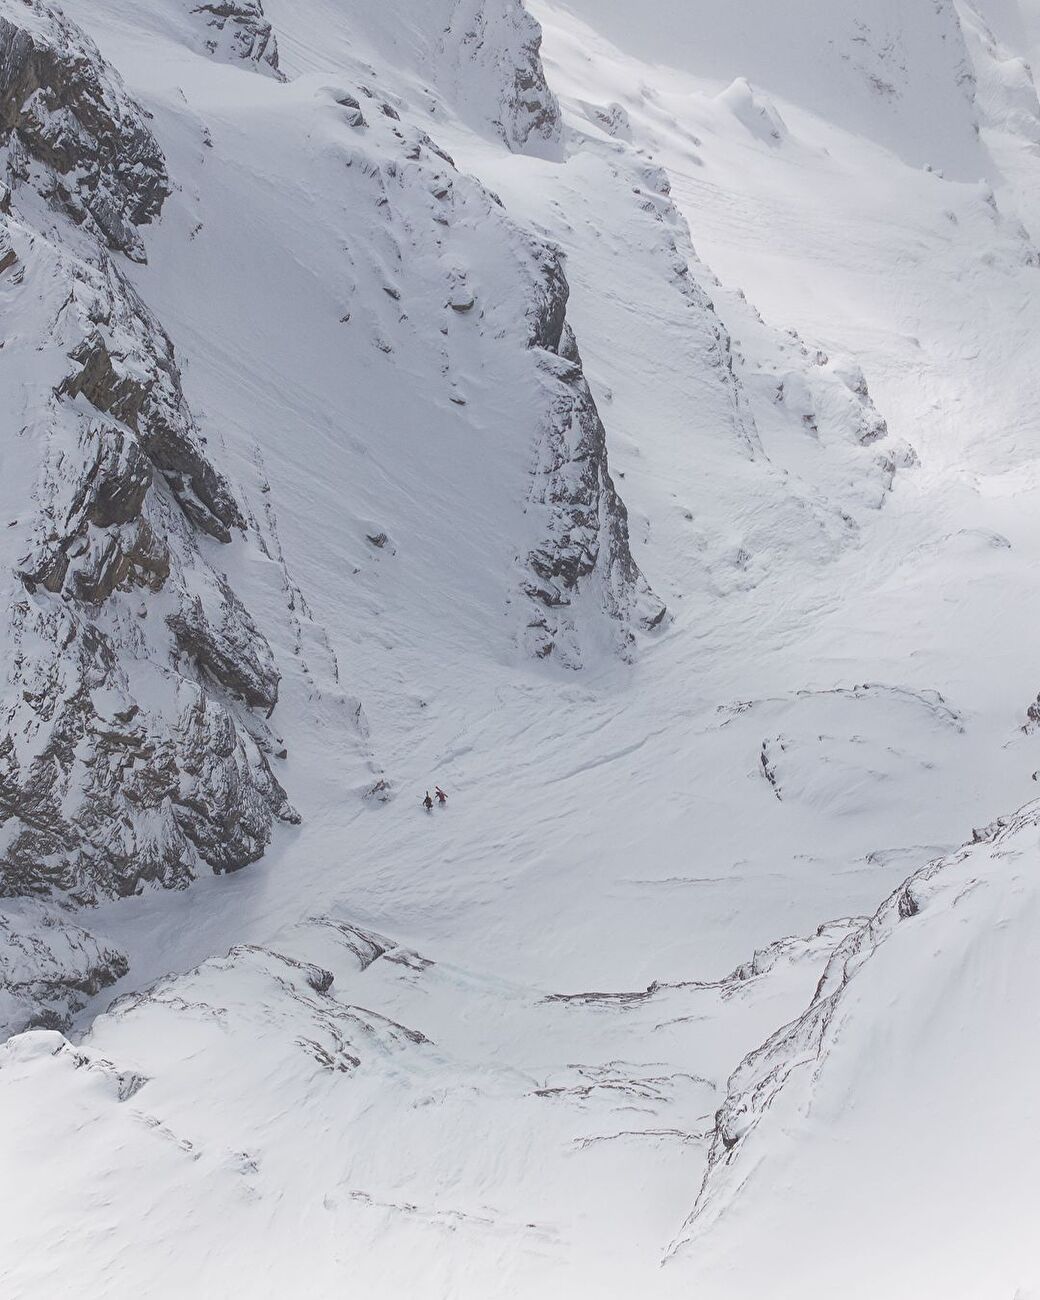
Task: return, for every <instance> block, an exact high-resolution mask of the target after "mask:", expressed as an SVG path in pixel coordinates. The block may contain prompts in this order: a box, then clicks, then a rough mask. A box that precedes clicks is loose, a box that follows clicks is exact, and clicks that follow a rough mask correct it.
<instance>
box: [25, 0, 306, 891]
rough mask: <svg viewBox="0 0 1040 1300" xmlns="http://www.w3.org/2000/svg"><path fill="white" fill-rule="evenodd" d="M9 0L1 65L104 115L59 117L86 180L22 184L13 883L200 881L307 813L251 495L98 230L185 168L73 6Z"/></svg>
mask: <svg viewBox="0 0 1040 1300" xmlns="http://www.w3.org/2000/svg"><path fill="white" fill-rule="evenodd" d="M4 13H5V14H6V15H7V18H6V19H5V23H6V26H5V27H4V29H3V31H4V38H5V40H6V41H7V49H8V51H9V55H10V57H8V58H7V59H6V61H5V65H4V66H5V67H6V68H8V69H11V68H22V69H30V70H36V71H39V70H40V69H43V70H44V72H45V73H46V76H41V77H36V78H35V79H36V81H41V79H42V81H43V82H44V83H45V84H46V85H48V86H49V87H50V93H51V95H52V98H53V101H54V102H55V103H58V104H61V103H64V104H73V105H78V104H81V103H87V104H89V105H90V107H91V111H92V112H93V114H94V116H92V117H88V116H87V114H86V112H85V111H83V112H82V117H83V119H84V120H87V121H89V124H90V134H89V135H85V134H83V131H82V130H81V129H80V127H81V125H82V123H81V121H80V118H79V117H75V116H70V114H71V112H72V110H71V109H70V110H69V113H67V114H66V115H65V116H64V118H63V119H62V121H63V124H64V125H63V131H62V134H61V141H62V147H63V148H64V149H65V151H66V152H65V153H64V154H62V155H61V159H62V162H63V166H64V167H65V168H66V169H67V171H68V172H69V174H70V175H74V176H76V177H77V178H80V180H79V181H77V184H76V185H75V186H72V185H71V182H70V187H65V186H63V184H62V182H61V181H60V180H56V179H55V178H56V177H58V176H59V173H58V172H57V171H56V170H55V169H54V168H53V167H51V168H50V170H47V171H45V172H42V173H32V172H31V171H30V172H26V173H25V175H24V176H23V177H22V180H23V182H30V181H34V182H35V184H33V185H30V184H28V183H25V184H23V185H22V186H20V187H19V188H17V189H16V190H15V191H14V193H13V195H12V196H11V198H12V201H11V204H10V208H11V211H10V212H9V214H7V215H6V216H5V218H4V230H3V238H2V241H0V243H2V249H3V252H2V255H0V263H2V264H3V271H2V272H0V319H2V321H3V326H4V336H5V340H6V350H5V358H7V362H8V364H7V366H6V367H5V369H4V373H3V377H2V378H0V388H2V390H3V405H4V409H5V410H6V411H7V413H8V421H9V426H10V427H9V429H8V432H7V434H6V438H7V440H8V441H9V442H10V443H11V444H16V445H17V446H18V448H19V455H18V457H17V458H13V460H12V474H11V477H10V481H9V482H8V483H7V484H6V490H5V494H4V496H5V503H6V507H7V508H8V509H10V510H11V511H12V513H14V511H15V510H17V511H18V515H17V517H16V518H10V517H9V518H8V520H7V524H8V527H7V528H6V529H5V535H4V538H3V543H4V545H3V552H2V555H0V559H2V560H3V574H4V576H3V583H4V587H5V591H4V595H5V607H7V608H8V609H9V610H10V611H11V614H10V627H11V635H10V637H9V638H8V641H7V643H6V644H5V647H4V651H5V655H4V663H3V669H4V676H3V681H4V688H3V696H2V702H0V714H2V718H3V738H2V740H0V873H2V874H0V894H4V895H7V896H12V895H28V894H41V893H47V892H50V891H53V890H57V891H62V892H68V893H69V894H71V895H72V896H73V897H74V898H76V899H77V900H81V901H90V900H93V899H96V898H98V897H102V896H105V895H113V894H115V895H119V894H127V893H132V892H134V891H135V890H137V889H139V888H140V887H141V885H142V883H144V882H146V881H151V882H155V883H157V884H160V885H164V886H177V885H182V884H184V883H186V882H187V881H188V880H189V879H190V878H191V877H192V876H193V875H194V874H195V873H196V872H197V871H198V870H199V869H200V867H202V866H203V865H206V866H209V867H211V868H212V869H213V870H215V871H229V870H234V869H236V868H238V867H242V866H244V865H246V864H247V863H249V862H252V861H254V860H255V859H256V858H258V857H259V856H260V855H261V854H262V853H263V851H264V848H265V846H266V845H267V843H268V842H269V840H270V835H271V825H272V820H273V818H275V817H280V818H283V819H285V820H289V821H291V820H294V819H296V814H295V812H294V811H293V809H292V808H291V806H290V805H289V802H288V800H287V798H286V795H285V792H284V791H283V790H282V788H281V786H280V784H279V782H278V781H277V779H276V777H275V776H274V774H273V773H272V771H271V768H270V765H269V762H268V758H267V753H268V752H269V751H270V750H271V748H272V745H271V743H270V739H269V734H268V732H267V730H266V726H265V723H264V720H263V718H262V717H261V716H258V713H257V712H256V711H262V713H263V714H268V713H270V711H271V710H272V709H273V708H274V705H275V703H276V701H277V698H278V680H279V674H278V670H277V668H276V666H275V663H274V658H273V655H272V653H271V650H270V647H269V645H268V643H267V641H266V639H265V637H264V635H263V634H262V632H261V631H260V630H259V628H258V627H257V625H256V624H255V622H254V620H253V619H252V617H251V616H250V614H249V612H248V611H247V610H246V608H245V606H244V605H243V603H242V601H241V600H240V599H239V597H238V596H237V594H236V593H235V592H234V591H233V590H232V588H231V586H230V584H229V582H228V580H227V578H226V577H225V576H224V575H223V573H222V572H221V571H220V570H219V569H218V568H217V567H216V563H215V562H216V557H217V553H218V548H217V545H216V544H217V543H231V540H232V537H233V535H234V534H236V533H238V532H239V531H240V530H241V529H242V528H243V517H242V512H241V510H240V508H239V506H238V504H237V503H236V500H235V497H234V494H233V493H232V490H231V488H230V486H229V485H228V483H227V481H226V480H225V479H224V478H223V476H222V475H221V474H220V472H219V471H218V470H217V469H216V468H215V467H214V466H213V464H212V463H211V462H210V460H209V459H208V457H207V454H206V452H205V450H204V446H203V442H204V440H203V438H202V436H201V435H200V433H199V431H198V428H197V426H196V424H195V421H194V419H193V417H192V414H191V412H190V410H189V409H188V406H187V403H186V402H185V399H184V395H183V392H182V389H181V380H180V375H179V372H178V368H177V364H176V361H175V358H174V351H173V345H172V343H171V342H170V339H169V338H168V337H167V335H166V333H165V331H164V330H163V329H162V326H161V325H160V324H159V322H158V321H157V320H156V319H155V318H154V316H153V315H152V314H151V313H150V311H149V310H148V308H147V307H146V306H145V305H144V303H143V302H142V301H141V299H140V297H139V295H138V294H137V292H136V291H135V290H134V288H133V287H132V286H131V284H130V283H129V281H128V280H127V278H126V277H125V276H124V275H123V273H122V272H121V271H120V270H119V268H118V266H117V265H116V264H115V262H114V261H113V259H112V257H111V256H110V254H109V253H108V251H107V250H106V249H105V248H104V247H102V246H101V242H99V241H97V240H95V239H93V238H90V237H89V236H90V234H91V232H92V230H93V227H90V223H88V222H87V220H86V218H85V216H84V213H87V214H89V215H90V216H91V219H92V220H95V213H100V214H101V215H100V216H98V217H96V230H94V231H93V233H96V234H97V235H99V236H101V237H102V239H103V242H106V243H115V244H117V246H119V247H123V248H125V250H126V251H129V252H131V253H132V254H136V255H140V256H143V250H142V249H141V247H140V245H139V235H138V234H137V231H136V225H137V224H138V223H140V222H141V221H143V220H145V219H148V218H150V217H151V216H154V215H155V214H156V213H157V211H158V204H160V203H161V201H162V197H163V196H164V195H165V194H166V193H168V191H169V188H170V186H169V181H168V179H167V177H166V173H165V168H164V166H163V163H162V153H161V151H160V150H159V147H158V145H157V144H156V143H155V141H154V140H153V139H152V137H151V135H150V133H149V132H148V131H147V128H146V126H145V124H144V118H143V115H142V114H141V112H140V110H139V109H137V108H136V106H134V105H133V104H132V102H131V101H129V100H128V99H127V97H126V96H125V93H124V92H123V91H122V90H121V89H120V87H119V83H118V81H117V79H116V78H115V74H114V73H112V71H111V69H109V68H108V67H107V65H105V64H104V62H103V61H102V60H101V58H100V56H99V55H98V53H97V51H96V49H94V48H93V46H91V45H90V43H89V42H88V41H87V39H86V38H85V37H83V36H82V34H81V33H79V32H78V31H77V29H75V28H74V27H73V26H72V25H71V24H70V23H68V22H67V20H65V19H64V18H61V17H60V16H58V15H56V14H55V13H54V12H53V11H51V10H48V9H46V8H44V7H43V6H42V5H39V4H37V3H27V4H24V5H22V4H20V3H15V2H14V0H11V2H10V3H6V4H5V8H4ZM23 15H24V17H25V23H26V25H25V26H24V27H20V28H14V26H13V23H12V21H11V17H12V16H19V17H21V16H23ZM52 44H53V45H54V46H56V47H60V50H59V52H58V53H53V54H51V53H47V51H49V50H50V49H51V45H52ZM11 51H13V54H11V53H10V52H11ZM27 51H28V53H27ZM34 51H35V53H33V52H34ZM41 51H43V53H41ZM62 51H63V52H64V53H62ZM26 76H28V73H26V74H25V75H24V76H23V78H22V80H23V81H24V80H25V77H26ZM5 84H6V85H8V86H9V85H10V84H12V78H11V77H8V78H7V80H6V81H5ZM16 98H18V97H17V96H16ZM36 98H37V99H38V98H39V96H37V97H36ZM30 101H31V102H30V106H29V109H28V110H26V111H27V112H28V114H29V118H30V120H35V118H34V117H33V103H34V102H35V101H34V100H33V97H32V96H30ZM85 129H86V128H83V130H85ZM20 130H21V128H18V131H17V132H16V133H15V134H20ZM34 138H35V137H30V139H34ZM9 147H10V140H9ZM20 147H21V146H20V145H19V146H18V148H20ZM18 148H15V149H14V152H15V154H16V155H18ZM124 149H125V150H126V158H127V160H128V165H127V166H125V167H124V161H123V155H122V153H121V151H122V150H124ZM79 150H82V153H80V152H78V151H79ZM20 156H23V157H24V156H25V155H24V153H23V154H22V155H20ZM41 156H43V155H42V154H41ZM54 156H57V155H54ZM98 156H100V157H101V158H103V159H104V160H105V161H104V163H103V164H102V165H101V166H100V168H99V169H97V168H96V163H95V160H96V157H98ZM92 166H95V168H96V174H95V175H94V177H93V181H92V182H90V183H86V182H83V181H82V179H81V178H83V177H84V176H86V177H88V178H90V176H91V168H92ZM149 167H151V168H152V170H151V171H150V170H149ZM61 174H64V172H63V173H61ZM55 185H58V186H59V190H58V191H56V190H55ZM56 193H57V194H58V197H59V198H61V202H60V204H59V207H60V208H61V209H62V210H63V211H64V212H66V213H68V214H69V215H71V216H72V217H73V218H74V219H76V218H80V219H81V220H82V225H83V226H88V230H87V237H84V232H83V230H82V229H79V228H76V227H75V226H70V225H63V224H62V223H60V222H59V224H58V225H57V226H55V225H54V224H53V221H51V220H49V219H48V221H47V222H46V226H47V230H46V233H44V231H43V230H41V229H39V228H36V227H35V226H34V223H35V222H37V221H38V218H39V217H40V215H41V214H40V211H39V200H40V198H41V196H42V197H43V198H45V199H54V197H55V194H56ZM74 193H75V194H80V195H81V200H82V203H83V210H82V212H80V211H77V210H76V209H75V208H74V207H73V206H70V203H71V199H70V196H71V195H73V194H74ZM89 205H93V206H89ZM127 232H130V233H127ZM117 236H118V239H117ZM244 544H248V543H244V542H237V543H235V545H244Z"/></svg>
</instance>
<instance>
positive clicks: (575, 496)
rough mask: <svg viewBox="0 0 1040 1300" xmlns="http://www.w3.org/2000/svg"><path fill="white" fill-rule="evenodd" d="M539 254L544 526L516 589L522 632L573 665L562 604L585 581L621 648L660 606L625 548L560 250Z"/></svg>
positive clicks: (537, 498) (658, 616) (653, 622)
mask: <svg viewBox="0 0 1040 1300" xmlns="http://www.w3.org/2000/svg"><path fill="white" fill-rule="evenodd" d="M537 260H538V262H539V266H540V270H541V279H540V282H539V284H538V287H537V292H536V294H535V297H534V301H533V306H532V310H531V312H530V315H529V323H530V339H529V343H530V346H531V347H532V348H535V349H537V350H538V352H539V366H540V369H541V372H542V375H543V380H544V384H545V387H546V389H547V393H548V409H547V413H546V418H545V424H544V430H543V435H542V438H541V440H540V443H539V446H538V459H537V464H536V466H535V471H534V481H533V486H532V490H531V507H532V508H533V509H535V510H537V511H538V512H539V514H540V515H541V517H542V519H543V523H544V529H545V531H544V535H543V538H542V540H541V542H540V543H539V544H538V545H537V546H536V547H535V548H534V549H533V550H532V551H531V552H530V553H529V555H528V557H527V568H528V570H529V577H528V578H527V579H526V580H525V582H524V590H525V592H526V593H527V595H528V596H529V597H530V598H531V600H532V611H533V612H532V617H531V619H530V621H529V623H528V628H527V633H528V642H529V644H530V646H531V649H532V650H533V651H534V653H535V654H537V655H538V656H540V657H542V658H544V657H546V656H548V655H550V654H552V653H553V652H554V651H555V652H556V653H557V654H558V656H559V657H560V659H561V661H562V662H564V663H566V664H567V665H568V666H570V667H579V666H580V662H581V656H580V652H579V650H578V646H577V642H576V639H575V635H574V625H573V620H572V618H571V615H570V613H569V607H570V606H571V605H572V604H573V602H574V601H575V600H576V599H577V598H578V595H579V592H582V593H583V592H584V590H585V588H587V587H589V586H591V585H592V584H593V583H594V584H595V587H596V589H597V592H598V600H599V602H600V603H601V604H602V606H603V608H604V609H605V610H606V612H607V613H608V614H609V615H610V616H611V618H612V619H613V620H615V625H616V627H617V628H618V629H619V631H620V634H621V637H622V640H623V649H624V648H626V647H627V646H628V645H629V644H630V643H631V642H632V640H633V639H634V638H633V631H632V629H633V628H639V629H641V630H643V631H649V630H651V629H653V628H655V627H657V626H658V625H659V624H660V623H661V622H662V621H663V620H664V618H665V615H666V612H667V611H666V609H665V606H664V604H663V603H662V602H661V601H660V600H658V598H657V597H656V596H655V595H654V593H653V591H652V590H651V589H650V586H649V584H648V583H647V581H646V579H645V578H644V577H643V575H642V573H641V572H640V570H639V567H638V565H637V564H636V562H635V560H634V559H633V558H632V551H631V548H630V545H629V535H628V511H627V510H626V508H625V503H624V502H623V501H622V500H621V498H620V496H619V495H618V493H617V490H616V489H615V487H614V482H613V479H612V478H611V477H610V471H609V468H608V466H607V441H606V431H605V429H604V427H603V421H602V420H601V419H600V416H599V412H598V410H597V409H596V403H595V400H594V399H593V396H592V392H591V390H590V388H589V385H588V381H587V380H586V378H585V374H584V371H583V370H582V365H581V356H580V355H579V353H578V346H577V342H576V340H575V337H574V332H573V330H572V329H571V327H570V326H569V325H568V324H567V320H566V314H567V297H568V293H569V290H568V285H567V279H566V276H565V275H564V271H563V264H562V259H561V257H560V255H559V253H558V252H557V251H556V250H555V249H553V248H551V247H549V246H542V247H541V248H539V250H538V254H537Z"/></svg>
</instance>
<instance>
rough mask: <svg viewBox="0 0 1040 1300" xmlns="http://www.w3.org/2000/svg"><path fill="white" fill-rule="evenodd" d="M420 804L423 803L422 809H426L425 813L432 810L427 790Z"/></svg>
mask: <svg viewBox="0 0 1040 1300" xmlns="http://www.w3.org/2000/svg"><path fill="white" fill-rule="evenodd" d="M422 803H423V807H424V808H425V809H426V811H427V812H430V811H431V810H432V808H433V800H432V799H431V798H430V792H429V790H427V791H426V798H425V799H424V800H423V801H422Z"/></svg>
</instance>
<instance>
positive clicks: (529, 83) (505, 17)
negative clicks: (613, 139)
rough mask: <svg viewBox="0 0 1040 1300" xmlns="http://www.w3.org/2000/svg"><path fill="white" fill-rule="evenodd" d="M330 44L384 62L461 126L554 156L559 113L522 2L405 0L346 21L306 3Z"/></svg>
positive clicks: (537, 32)
mask: <svg viewBox="0 0 1040 1300" xmlns="http://www.w3.org/2000/svg"><path fill="white" fill-rule="evenodd" d="M311 13H313V14H314V15H316V16H317V15H320V17H318V22H319V23H321V24H323V25H325V26H326V27H327V30H328V31H329V33H330V35H333V39H335V38H336V36H337V35H340V34H341V39H342V37H344V36H345V37H346V38H347V39H348V40H349V41H350V43H351V45H352V46H354V47H355V49H356V51H357V52H358V53H361V52H362V51H365V50H366V48H367V51H368V52H369V55H370V57H372V56H374V57H375V58H376V59H385V60H386V61H387V62H389V63H390V64H392V65H393V67H394V68H395V70H396V77H397V78H400V77H401V75H402V74H404V77H405V78H406V79H407V80H410V81H412V82H413V84H414V87H415V90H417V91H419V92H420V94H421V95H422V96H423V98H425V99H427V100H429V99H430V97H431V95H432V96H433V101H434V103H436V102H437V101H438V100H439V101H441V105H442V110H441V111H443V108H444V107H446V108H447V109H448V112H449V113H451V114H455V115H457V116H458V117H459V118H460V119H461V120H462V121H463V122H464V123H465V124H466V125H467V126H469V127H471V128H473V129H475V130H477V131H479V132H482V133H484V132H487V131H489V130H490V131H491V132H493V133H494V135H495V136H496V137H497V138H498V139H500V140H501V141H503V142H504V143H505V144H506V145H507V146H508V148H509V149H511V150H514V151H518V152H525V153H534V154H540V155H544V156H548V157H552V156H556V155H557V154H558V152H559V147H560V115H559V105H558V104H557V102H556V97H555V95H554V94H553V93H552V91H551V90H550V89H549V86H548V85H547V83H546V80H545V73H544V71H543V69H542V63H541V59H540V57H539V47H540V45H541V39H542V33H541V28H540V27H539V26H538V23H537V22H536V21H535V20H534V18H532V17H531V15H530V14H529V13H528V12H527V10H526V9H525V7H524V5H523V4H522V3H521V0H430V3H428V4H425V5H424V6H423V7H422V9H421V10H417V9H416V7H415V5H414V4H413V3H412V2H411V0H387V2H386V3H385V4H382V5H379V6H369V7H368V8H367V9H366V11H365V13H364V15H363V16H362V17H361V21H359V22H356V23H344V22H343V19H342V16H341V15H339V14H337V12H336V10H335V8H334V7H328V6H323V5H321V4H317V5H315V4H313V0H312V3H311Z"/></svg>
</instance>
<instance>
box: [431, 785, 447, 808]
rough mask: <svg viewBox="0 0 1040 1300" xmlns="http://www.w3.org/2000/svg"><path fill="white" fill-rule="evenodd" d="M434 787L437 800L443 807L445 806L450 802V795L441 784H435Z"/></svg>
mask: <svg viewBox="0 0 1040 1300" xmlns="http://www.w3.org/2000/svg"><path fill="white" fill-rule="evenodd" d="M433 789H434V793H435V794H436V795H437V802H438V803H439V804H440V805H441V807H443V806H444V805H445V804H446V803H447V802H448V796H447V795H446V794H445V793H444V791H443V790H442V789H441V788H440V786H439V785H435V786H434V787H433Z"/></svg>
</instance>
